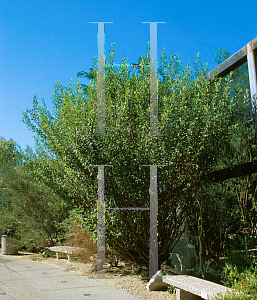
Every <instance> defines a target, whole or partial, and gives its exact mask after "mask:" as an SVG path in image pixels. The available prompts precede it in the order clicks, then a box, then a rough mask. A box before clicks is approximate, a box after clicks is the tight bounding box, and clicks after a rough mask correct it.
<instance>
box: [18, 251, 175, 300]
mask: <svg viewBox="0 0 257 300" xmlns="http://www.w3.org/2000/svg"><path fill="white" fill-rule="evenodd" d="M20 255H21V257H23V258H25V259H31V260H34V261H40V262H42V263H45V264H50V265H54V266H58V267H59V268H61V269H63V270H65V271H67V272H77V273H79V274H81V275H85V276H88V277H95V276H96V275H97V271H96V264H95V262H94V261H91V262H88V261H83V262H79V261H81V260H82V258H79V257H72V256H71V261H70V262H68V260H67V258H66V255H65V254H63V256H61V257H63V258H60V259H59V260H57V259H56V257H47V258H42V255H41V254H29V253H25V252H20ZM131 268H132V265H131V264H125V263H120V264H119V265H118V266H117V267H111V266H110V265H107V266H106V270H105V276H106V277H112V279H95V280H97V281H100V282H102V283H104V284H108V285H112V286H115V287H116V288H118V289H121V290H125V291H127V292H128V293H130V294H131V295H134V296H136V297H138V298H139V299H144V300H148V299H149V300H150V299H151V300H159V299H160V300H163V299H169V300H175V299H176V296H175V294H170V293H168V292H165V291H148V290H147V289H146V285H147V283H148V281H147V280H142V279H141V276H140V275H134V274H131ZM165 269H167V270H168V267H167V268H165Z"/></svg>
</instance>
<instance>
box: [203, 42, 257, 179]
mask: <svg viewBox="0 0 257 300" xmlns="http://www.w3.org/2000/svg"><path fill="white" fill-rule="evenodd" d="M245 62H247V64H248V72H249V82H250V92H251V101H252V110H253V112H254V114H253V116H254V117H256V111H255V108H256V107H257V103H256V102H257V98H256V95H257V38H255V39H254V40H252V41H251V42H250V43H248V44H247V45H245V47H243V48H241V49H240V50H238V51H237V52H236V53H235V54H233V55H232V56H230V57H229V58H227V59H226V60H225V61H224V62H223V63H221V64H220V65H219V66H217V67H216V68H215V69H213V70H212V71H210V72H209V73H208V74H207V75H206V77H205V78H206V81H209V80H212V79H213V78H214V77H225V76H226V75H228V74H229V73H230V72H231V71H234V70H235V69H236V68H238V67H240V66H241V65H242V64H244V63H245ZM254 124H255V127H254V130H255V137H256V139H255V140H256V141H257V127H256V124H257V120H254ZM256 148H257V145H256ZM252 173H257V161H253V162H249V163H244V164H241V165H237V166H233V167H231V168H226V169H223V170H219V171H216V172H212V173H209V174H208V175H207V177H208V178H209V179H210V180H211V181H213V182H216V181H224V180H226V179H230V178H235V177H240V176H244V175H250V174H252Z"/></svg>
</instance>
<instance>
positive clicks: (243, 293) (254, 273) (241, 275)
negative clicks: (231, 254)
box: [215, 264, 257, 300]
mask: <svg viewBox="0 0 257 300" xmlns="http://www.w3.org/2000/svg"><path fill="white" fill-rule="evenodd" d="M224 273H225V280H224V283H225V284H226V286H229V287H231V288H232V289H233V290H232V293H227V294H226V295H225V296H219V297H216V298H215V299H220V300H221V299H224V300H233V299H235V300H243V299H253V300H254V299H256V297H257V288H256V287H257V268H256V266H255V267H253V266H251V267H250V268H246V269H245V270H244V271H243V272H239V271H238V269H237V267H236V266H233V265H230V264H226V266H225V268H224Z"/></svg>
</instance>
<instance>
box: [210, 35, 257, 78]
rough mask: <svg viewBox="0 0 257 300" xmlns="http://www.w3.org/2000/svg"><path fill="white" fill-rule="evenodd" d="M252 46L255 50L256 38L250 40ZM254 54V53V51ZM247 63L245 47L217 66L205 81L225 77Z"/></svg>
mask: <svg viewBox="0 0 257 300" xmlns="http://www.w3.org/2000/svg"><path fill="white" fill-rule="evenodd" d="M250 43H251V44H252V49H253V50H256V49H257V38H255V39H254V40H252V41H251V42H250ZM254 52H255V53H256V51H254ZM246 61H247V51H246V46H245V47H243V48H241V49H240V50H238V51H237V52H236V53H235V54H233V55H232V56H230V57H229V58H227V59H226V60H225V61H224V62H223V63H221V64H220V65H218V66H217V67H216V68H215V69H213V70H212V71H210V72H209V73H208V74H207V75H206V77H205V79H206V81H209V80H211V79H213V78H214V77H216V76H218V77H225V76H226V75H228V74H229V73H230V72H231V71H233V70H235V69H236V68H238V67H240V66H241V65H242V64H244V63H245V62H246Z"/></svg>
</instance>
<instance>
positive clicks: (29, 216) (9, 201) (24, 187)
mask: <svg viewBox="0 0 257 300" xmlns="http://www.w3.org/2000/svg"><path fill="white" fill-rule="evenodd" d="M0 153H1V156H0V159H1V161H0V166H1V169H0V176H1V186H0V206H1V211H0V214H1V218H0V231H1V233H2V234H3V233H4V232H5V230H6V229H7V228H12V229H14V231H15V236H16V240H17V243H18V248H19V249H26V250H28V251H32V250H34V251H35V250H38V249H40V248H41V247H44V246H46V245H52V244H53V239H54V238H56V234H57V232H58V222H60V220H61V219H62V218H64V217H66V214H67V209H68V206H67V205H66V204H65V203H64V202H63V201H62V200H61V199H60V197H59V196H57V195H55V194H54V193H53V192H52V191H50V190H49V188H47V187H46V186H45V185H43V184H42V183H39V182H37V183H35V181H34V180H33V179H32V178H31V176H30V175H29V173H28V172H26V170H25V168H24V163H25V161H26V155H25V154H24V153H23V152H22V151H21V150H20V148H19V146H18V145H17V144H16V143H14V142H13V141H12V140H10V141H5V140H4V139H3V138H1V140H0Z"/></svg>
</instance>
